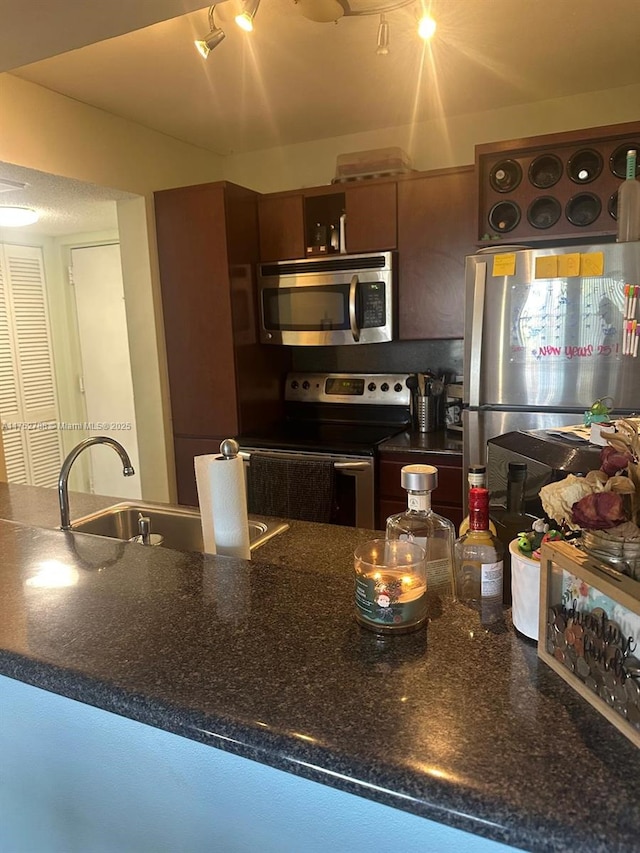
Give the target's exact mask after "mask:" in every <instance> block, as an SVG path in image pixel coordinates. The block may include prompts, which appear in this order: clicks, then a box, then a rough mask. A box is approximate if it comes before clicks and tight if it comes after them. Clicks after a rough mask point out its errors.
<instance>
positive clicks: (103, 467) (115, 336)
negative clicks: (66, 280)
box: [71, 243, 141, 498]
mask: <svg viewBox="0 0 640 853" xmlns="http://www.w3.org/2000/svg"><path fill="white" fill-rule="evenodd" d="M71 271H72V281H73V285H74V292H75V297H76V307H77V314H78V332H79V337H80V350H81V353H82V379H83V385H84V394H85V405H86V413H87V423H88V429H87V432H88V434H89V435H90V436H94V435H108V436H110V437H111V438H115V439H116V441H119V442H120V444H122V446H123V447H124V449H125V450H126V451H127V453H128V454H129V457H130V458H131V462H132V463H133V467H134V468H135V471H136V476H134V477H123V476H122V465H121V464H120V461H119V459H118V457H117V455H116V454H115V453H114V451H113V449H112V448H110V447H106V446H100V445H98V446H96V447H92V448H90V449H89V450H88V451H85V453H88V454H90V460H91V466H90V467H91V471H90V475H89V480H90V490H91V492H93V493H94V494H98V495H113V496H114V497H121V498H140V496H141V493H140V475H139V459H138V437H137V432H136V422H135V410H134V405H133V382H132V379H131V360H130V357H129V339H128V336H127V316H126V311H125V304H124V288H123V284H122V268H121V264H120V246H119V245H118V244H117V243H112V244H109V245H106V246H87V247H83V248H74V249H72V250H71Z"/></svg>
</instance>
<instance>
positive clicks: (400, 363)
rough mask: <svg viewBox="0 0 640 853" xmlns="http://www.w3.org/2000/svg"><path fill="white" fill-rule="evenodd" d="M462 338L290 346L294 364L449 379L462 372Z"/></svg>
mask: <svg viewBox="0 0 640 853" xmlns="http://www.w3.org/2000/svg"><path fill="white" fill-rule="evenodd" d="M463 345H464V342H463V341H462V340H458V339H455V340H441V341H393V342H391V343H388V344H361V345H358V346H344V347H291V352H292V368H293V370H300V371H322V372H334V373H339V372H341V371H348V372H353V373H425V372H426V371H427V370H432V371H433V372H434V373H436V374H437V375H438V376H440V375H442V374H443V373H445V372H446V373H447V379H449V380H451V379H453V378H454V377H455V376H459V375H462V357H463Z"/></svg>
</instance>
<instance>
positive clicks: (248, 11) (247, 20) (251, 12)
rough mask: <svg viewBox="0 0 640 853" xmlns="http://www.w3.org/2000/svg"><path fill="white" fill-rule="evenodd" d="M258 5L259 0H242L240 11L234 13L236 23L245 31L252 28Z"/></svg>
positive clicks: (248, 31)
mask: <svg viewBox="0 0 640 853" xmlns="http://www.w3.org/2000/svg"><path fill="white" fill-rule="evenodd" d="M259 5H260V0H242V11H241V12H240V14H239V15H236V24H237V25H238V26H239V27H240V28H241V29H243V30H245V32H247V33H250V32H251V31H252V30H253V19H254V18H255V15H256V12H257V11H258V6H259Z"/></svg>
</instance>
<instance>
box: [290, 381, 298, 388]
mask: <svg viewBox="0 0 640 853" xmlns="http://www.w3.org/2000/svg"><path fill="white" fill-rule="evenodd" d="M291 387H292V388H293V390H294V391H297V390H298V380H297V379H294V380H293V382H292V383H291Z"/></svg>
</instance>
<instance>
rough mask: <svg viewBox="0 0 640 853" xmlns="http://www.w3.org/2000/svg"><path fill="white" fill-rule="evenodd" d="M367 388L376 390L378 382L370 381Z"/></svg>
mask: <svg viewBox="0 0 640 853" xmlns="http://www.w3.org/2000/svg"><path fill="white" fill-rule="evenodd" d="M367 388H368V389H369V391H375V390H376V383H375V382H370V383H369V384H368V385H367Z"/></svg>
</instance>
